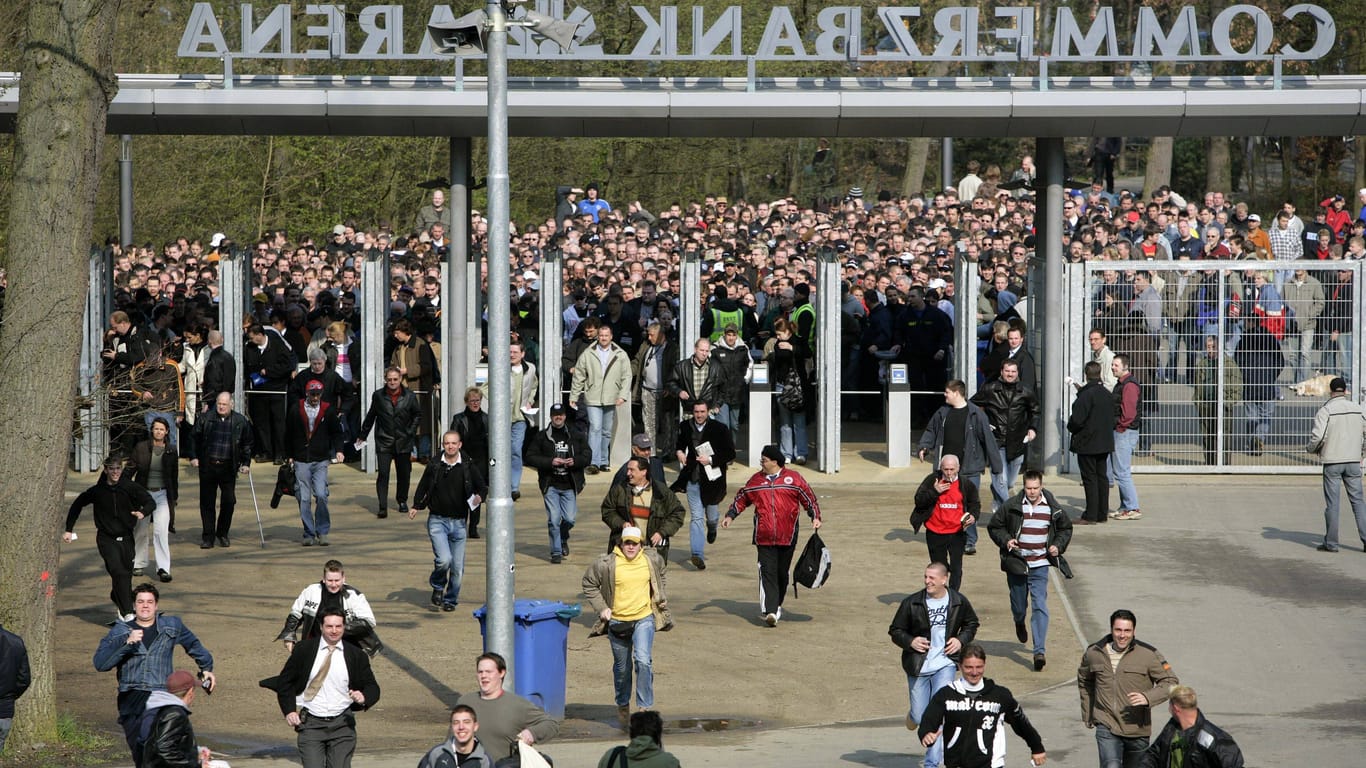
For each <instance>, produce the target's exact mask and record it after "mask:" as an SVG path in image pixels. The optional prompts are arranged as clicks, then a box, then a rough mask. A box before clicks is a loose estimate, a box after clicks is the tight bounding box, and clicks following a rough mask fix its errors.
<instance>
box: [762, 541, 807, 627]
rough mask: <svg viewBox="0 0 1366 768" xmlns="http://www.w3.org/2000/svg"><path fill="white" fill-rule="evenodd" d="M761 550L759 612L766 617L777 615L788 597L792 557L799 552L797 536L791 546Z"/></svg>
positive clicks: (768, 547) (767, 547) (765, 547)
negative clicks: (771, 614)
mask: <svg viewBox="0 0 1366 768" xmlns="http://www.w3.org/2000/svg"><path fill="white" fill-rule="evenodd" d="M755 549H758V550H759V610H760V611H761V612H762V613H764V614H765V615H767V614H770V613H777V611H778V609H779V608H781V607H783V599H784V598H786V597H787V580H788V574H789V573H791V571H792V555H793V554H794V553H795V552H796V551H797V536H796V534H793V536H792V543H791V544H783V545H776V546H768V545H764V544H760V545H758V546H756V547H755Z"/></svg>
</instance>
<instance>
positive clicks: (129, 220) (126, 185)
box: [119, 133, 133, 245]
mask: <svg viewBox="0 0 1366 768" xmlns="http://www.w3.org/2000/svg"><path fill="white" fill-rule="evenodd" d="M132 242H133V137H132V136H129V135H128V134H126V133H125V134H123V135H122V136H119V245H130V244H132Z"/></svg>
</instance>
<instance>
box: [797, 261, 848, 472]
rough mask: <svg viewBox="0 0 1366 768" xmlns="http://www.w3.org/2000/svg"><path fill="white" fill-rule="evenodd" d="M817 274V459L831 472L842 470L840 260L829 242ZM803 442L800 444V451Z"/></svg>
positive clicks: (823, 470) (826, 470)
mask: <svg viewBox="0 0 1366 768" xmlns="http://www.w3.org/2000/svg"><path fill="white" fill-rule="evenodd" d="M817 258H818V259H819V260H820V263H819V264H818V265H817V269H818V270H819V271H818V272H817V275H816V296H815V307H814V309H815V310H816V350H815V352H816V377H817V380H816V388H817V390H818V391H819V394H818V395H817V396H816V405H817V407H818V408H819V410H818V412H817V415H816V430H817V432H816V461H817V467H819V469H820V471H822V472H824V473H826V474H828V475H830V474H834V473H836V472H838V471H840V437H841V434H840V423H841V422H840V381H841V378H840V368H841V367H842V366H843V363H844V360H843V357H844V355H843V350H842V348H841V347H840V313H841V311H842V310H841V308H840V280H841V279H842V278H841V274H840V261H839V254H838V253H836V252H835V249H834V248H831V247H829V246H826V247H824V248H822V249H821V250H820V253H818V254H817ZM802 448H803V446H797V453H801V452H802Z"/></svg>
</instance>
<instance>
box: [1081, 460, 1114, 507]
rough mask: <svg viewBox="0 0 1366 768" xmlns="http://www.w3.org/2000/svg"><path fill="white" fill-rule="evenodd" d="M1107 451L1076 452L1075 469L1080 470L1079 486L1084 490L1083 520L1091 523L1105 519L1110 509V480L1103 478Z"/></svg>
mask: <svg viewBox="0 0 1366 768" xmlns="http://www.w3.org/2000/svg"><path fill="white" fill-rule="evenodd" d="M1109 457H1110V454H1108V453H1079V454H1077V470H1078V471H1079V472H1081V487H1082V488H1083V489H1085V491H1086V511H1084V512H1083V513H1082V515H1081V518H1082V519H1083V520H1090V521H1091V522H1093V523H1103V522H1105V521H1106V519H1107V518H1106V517H1105V515H1106V513H1107V512H1108V511H1109V509H1110V481H1109V480H1107V479H1106V478H1105V461H1106V459H1108V458H1109Z"/></svg>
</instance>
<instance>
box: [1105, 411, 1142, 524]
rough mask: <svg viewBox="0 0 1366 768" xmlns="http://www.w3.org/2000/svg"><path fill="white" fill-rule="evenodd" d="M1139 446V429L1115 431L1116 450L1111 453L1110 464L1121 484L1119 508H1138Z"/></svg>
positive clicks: (1118, 483)
mask: <svg viewBox="0 0 1366 768" xmlns="http://www.w3.org/2000/svg"><path fill="white" fill-rule="evenodd" d="M1137 447H1138V431H1137V430H1133V429H1126V430H1124V431H1123V432H1118V431H1116V432H1115V452H1114V453H1112V454H1110V466H1111V467H1112V468H1113V469H1114V472H1115V485H1117V486H1119V508H1120V509H1138V508H1139V506H1138V488H1136V487H1134V472H1133V463H1134V449H1135V448H1137Z"/></svg>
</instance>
